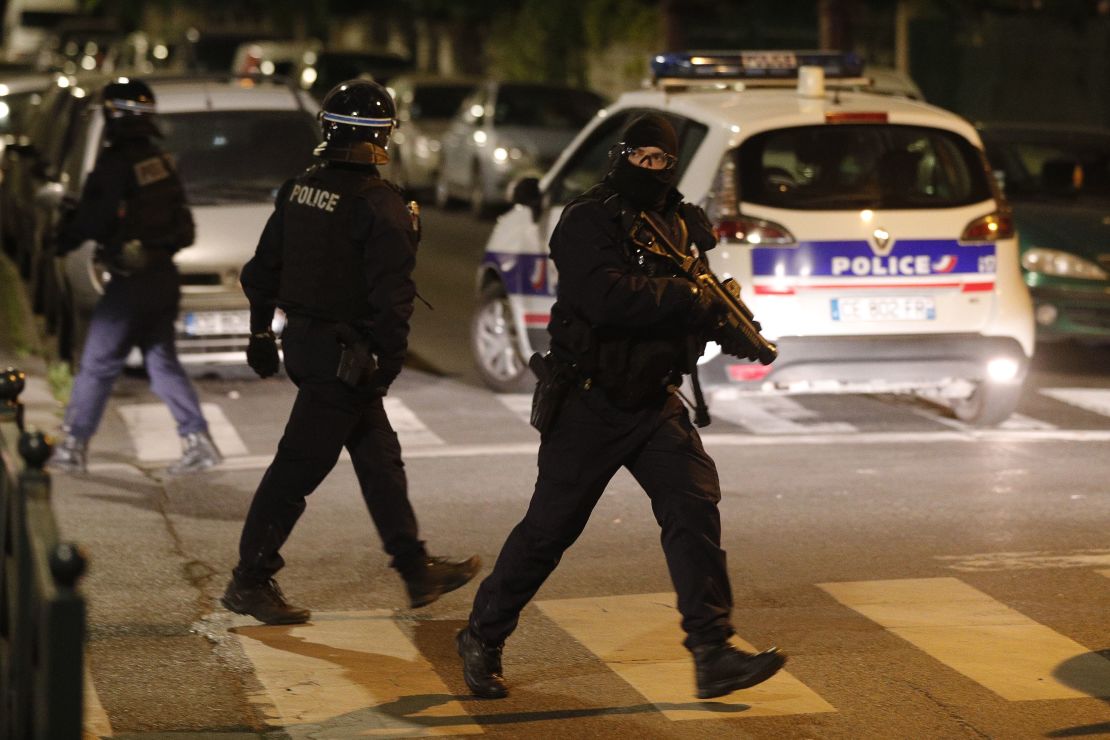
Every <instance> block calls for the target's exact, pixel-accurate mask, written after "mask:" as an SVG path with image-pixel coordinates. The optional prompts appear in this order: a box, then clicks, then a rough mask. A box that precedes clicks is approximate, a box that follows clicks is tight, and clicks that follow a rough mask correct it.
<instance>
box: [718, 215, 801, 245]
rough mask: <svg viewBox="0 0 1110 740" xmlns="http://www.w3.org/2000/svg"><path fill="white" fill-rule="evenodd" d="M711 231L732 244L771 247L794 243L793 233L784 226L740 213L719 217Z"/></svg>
mask: <svg viewBox="0 0 1110 740" xmlns="http://www.w3.org/2000/svg"><path fill="white" fill-rule="evenodd" d="M713 232H714V233H715V234H716V235H717V238H718V239H720V240H721V241H723V242H731V243H734V244H751V245H753V246H756V245H758V246H772V247H773V246H777V245H782V244H793V243H794V235H793V234H791V233H790V232H789V231H788V230H787V229H786V227H785V226H781V225H779V224H776V223H775V222H774V221H764V220H763V219H761V218H749V217H747V216H741V215H736V216H730V217H727V218H723V219H721V220H720V221H718V222H717V225H716V226H715V227H714V228H713Z"/></svg>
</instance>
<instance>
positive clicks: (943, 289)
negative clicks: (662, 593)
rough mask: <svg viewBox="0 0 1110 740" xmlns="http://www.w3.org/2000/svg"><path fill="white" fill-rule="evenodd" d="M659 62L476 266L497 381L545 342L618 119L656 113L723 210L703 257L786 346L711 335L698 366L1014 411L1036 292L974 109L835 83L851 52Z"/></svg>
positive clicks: (800, 385)
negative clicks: (570, 241) (563, 257)
mask: <svg viewBox="0 0 1110 740" xmlns="http://www.w3.org/2000/svg"><path fill="white" fill-rule="evenodd" d="M653 67H654V69H655V72H656V83H655V86H654V87H653V88H651V89H645V90H638V91H635V92H628V93H625V94H623V95H622V96H621V97H620V98H619V99H618V100H617V102H616V103H614V104H613V105H612V106H610V107H609V108H607V109H606V110H605V111H604V112H603V115H598V116H596V117H594V118H593V120H592V121H590V122H589V124H588V125H587V126H586V127H585V128H584V129H583V131H582V132H581V133H580V134H579V135H578V136H577V137H576V138H575V140H574V141H573V142H572V143H571V144H570V146H568V147H567V148H566V150H565V152H564V153H563V154H562V156H560V158H559V160H558V161H557V162H556V163H555V165H554V166H553V167H552V168H551V169H550V170H549V171H548V172H547V174H546V175H544V176H543V178H542V179H540V180H538V181H537V180H535V179H530V178H529V179H523V180H521V181H519V182H518V183H517V184H516V186H515V187H514V189H513V192H514V202H515V207H514V208H513V209H512V210H510V211H509V212H508V213H506V214H505V215H503V216H502V217H501V218H500V219H499V220H498V222H497V225H496V226H495V227H494V230H493V232H492V234H491V235H490V238H489V241H488V242H487V245H486V253H485V257H484V258H483V261H482V264H481V265H480V267H479V269H478V274H477V287H478V300H479V305H478V308H477V310H476V313H475V316H474V320H473V324H472V327H473V329H472V345H473V352H474V356H475V360H476V364H477V366H478V369H479V372H480V373H481V375H482V376H483V378H484V379H485V380H486V381H487V383H488V384H489V385H491V386H492V387H494V388H499V389H509V388H519V387H520V386H522V385H524V383H525V382H526V381H527V379H528V376H527V372H528V371H527V366H526V364H525V358H528V357H529V356H530V355H531V354H532V352H534V351H543V350H545V349H546V348H547V344H548V334H547V331H546V326H547V323H548V321H549V318H550V309H551V305H552V302H553V301H554V296H555V290H556V282H557V275H556V273H555V270H554V269H553V265H552V264H551V262H550V257H549V255H548V251H547V244H548V241H549V238H550V235H551V232H552V230H553V229H554V227H555V224H556V223H557V222H558V219H559V216H560V214H561V213H562V210H563V208H564V206H565V205H566V204H567V203H568V202H570V201H571V200H572V199H573V198H575V197H576V196H578V195H579V194H580V193H582V192H583V191H585V190H586V189H588V188H589V187H591V186H592V185H593V184H595V183H597V182H598V181H599V180H600V179H601V178H602V177H603V176H604V174H605V172H606V171H607V169H608V168H609V165H610V159H609V152H610V150H611V148H612V146H613V144H614V142H616V141H617V140H618V138H619V136H620V132H621V130H622V129H623V127H624V126H625V125H626V124H627V123H628V122H629V121H630V120H631V119H632V118H633V117H635V116H636V115H639V114H640V113H643V112H646V111H650V112H656V113H659V114H661V115H665V116H668V117H669V118H670V120H671V121H673V122H674V124H675V127H676V129H677V132H678V135H679V140H680V151H679V156H678V161H679V164H678V167H679V170H678V178H679V181H678V188H679V190H680V191H681V192H682V193H683V194H684V196H685V198H686V199H687V200H688V201H690V202H693V203H699V204H702V205H703V206H704V207H705V208H706V211H707V213H708V215H709V217H710V219H711V221H712V222H713V223H714V226H715V230H716V232H717V234H718V236H719V240H720V241H719V244H718V246H717V247H716V248H715V249H714V250H713V251H712V252H710V253H709V261H710V265H711V267H712V268H713V269H714V270H715V272H716V273H717V274H718V275H720V276H721V277H732V278H734V279H736V281H737V282H738V283H739V285H741V286H742V292H743V296H744V300H745V301H746V302H747V304H748V305H749V307H750V308H751V309H752V310H753V311H754V313H755V315H756V317H757V318H758V320H759V321H761V322H762V324H763V333H764V335H765V336H766V337H767V338H768V339H770V340H772V341H775V342H776V343H777V345H778V350H779V356H778V359H777V361H775V362H774V364H772V365H766V366H765V365H760V364H754V363H751V362H747V361H742V360H737V359H735V358H732V357H728V356H725V355H722V354H721V353H720V349H719V348H718V347H716V345H713V344H711V345H710V346H709V348H707V351H706V353H705V355H704V356H703V357H702V358H701V362H702V365H701V369H702V373H701V377H702V379H703V381H705V382H706V383H707V384H711V385H720V384H727V385H731V386H735V387H738V388H747V389H751V390H764V391H768V392H794V393H800V392H821V393H827V392H845V393H852V392H860V391H864V392H875V391H907V392H908V391H920V392H927V393H929V394H939V395H940V396H942V397H944V398H946V399H947V400H948V402H949V403H950V404H951V406H952V409H953V410H954V412H955V414H956V416H957V417H958V418H959V419H961V420H963V421H965V422H967V423H970V424H974V425H993V424H997V423H1000V422H1001V421H1003V420H1005V419H1006V418H1007V417H1008V416H1010V414H1011V413H1012V412H1013V411H1014V409H1015V408H1016V406H1017V404H1018V401H1019V399H1020V397H1021V391H1022V385H1023V382H1024V378H1025V375H1026V372H1027V368H1028V365H1029V360H1030V358H1031V356H1032V354H1033V349H1034V342H1033V320H1032V305H1031V302H1030V298H1029V292H1028V290H1027V288H1026V286H1025V284H1024V283H1023V282H1022V277H1021V270H1020V267H1019V264H1018V252H1017V241H1016V239H1015V237H1014V233H1013V228H1012V225H1011V222H1010V217H1009V206H1008V205H1007V203H1006V201H1005V200H1004V199H1003V197H1002V195H1001V193H1000V192H999V191H998V189H997V188H996V187H995V185H994V182H993V180H992V178H991V177H990V174H989V170H988V167H987V161H986V157H985V155H984V152H983V149H982V147H981V144H980V140H979V136H978V134H977V133H976V131H975V129H974V128H973V127H972V126H971V124H969V123H967V122H966V121H965V120H964V119H962V118H960V117H959V116H957V115H955V114H953V113H950V112H948V111H944V110H941V109H939V108H936V107H933V106H930V105H927V104H925V103H921V102H918V101H913V100H909V99H906V98H901V97H894V96H889V95H876V94H873V93H868V92H858V93H857V92H851V91H844V90H837V91H836V92H833V91H832V90H826V88H825V82H824V80H825V77H826V76H828V77H830V78H835V80H836V82H835V83H834V84H835V85H836V86H837V87H838V88H841V87H843V85H844V83H843V80H860V79H865V77H864V75H863V69H862V64H861V63H860V62H859V60H858V58H856V57H854V55H839V54H828V53H813V52H797V53H793V52H753V53H729V54H719V55H716V54H715V55H703V54H665V55H660V56H658V57H656V58H655V61H654V64H653ZM799 70H804V72H802V73H799ZM748 76H752V77H757V78H758V80H757V81H752V80H749V79H748ZM749 83H750V84H749Z"/></svg>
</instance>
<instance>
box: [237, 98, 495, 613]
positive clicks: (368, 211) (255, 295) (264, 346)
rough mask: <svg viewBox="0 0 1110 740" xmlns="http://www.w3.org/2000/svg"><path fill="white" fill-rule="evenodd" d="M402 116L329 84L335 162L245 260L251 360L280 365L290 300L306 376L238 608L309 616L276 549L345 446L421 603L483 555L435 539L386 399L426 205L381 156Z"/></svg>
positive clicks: (453, 584)
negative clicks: (290, 598)
mask: <svg viewBox="0 0 1110 740" xmlns="http://www.w3.org/2000/svg"><path fill="white" fill-rule="evenodd" d="M395 116H396V112H395V108H394V103H393V99H392V98H391V97H390V95H389V93H388V92H387V91H386V90H385V88H383V87H382V86H381V85H378V84H377V83H375V82H370V81H366V80H351V81H348V82H344V83H342V84H340V85H338V86H337V87H335V88H334V89H332V90H331V92H329V93H328V95H327V97H326V98H325V99H324V106H323V110H322V111H321V113H320V121H321V125H322V127H323V132H324V140H323V142H322V143H321V144H320V146H319V147H317V149H316V152H315V154H316V156H318V157H321V158H322V159H323V160H324V162H323V163H322V164H317V165H315V166H313V167H310V168H309V169H308V170H306V171H305V172H303V173H302V174H301V175H299V176H298V177H296V178H295V179H293V180H290V181H289V182H287V183H285V185H284V186H283V187H282V188H281V190H280V191H279V192H278V195H277V199H276V201H275V204H274V213H273V214H272V215H271V216H270V220H269V222H268V223H267V224H266V228H265V230H264V231H263V232H262V237H261V239H260V241H259V243H258V249H257V251H256V252H255V255H254V257H253V258H252V259H251V260H250V261H249V262H248V263H247V264H246V265H245V266H244V268H243V271H242V278H241V280H242V283H243V289H244V290H245V291H246V294H247V297H248V298H249V299H250V304H251V331H252V336H251V340H250V346H249V348H248V350H247V361H248V363H249V364H250V366H251V367H252V368H254V370H255V371H256V372H257V373H258V374H259V375H260V376H262V377H267V376H269V375H273V374H274V373H276V372H277V370H278V353H277V346H276V343H275V338H274V335H273V333H272V332H271V331H270V324H271V321H272V319H273V316H274V308H275V307H276V306H279V307H281V308H282V309H283V310H284V311H285V313H286V315H287V317H288V321H287V324H286V326H285V329H284V330H283V332H282V347H283V350H284V354H285V367H286V371H287V372H288V374H289V377H290V378H291V379H292V380H293V382H294V383H295V384H296V385H297V398H296V400H295V401H294V403H293V410H292V412H291V414H290V417H289V423H288V425H287V426H286V428H285V434H284V436H283V437H282V439H281V442H279V443H278V450H277V455H276V456H275V457H274V461H273V463H271V465H270V468H269V469H268V470H267V471H266V473H265V475H264V476H263V477H262V482H261V483H260V484H259V486H258V490H257V491H256V492H255V495H254V500H253V502H252V503H251V507H250V511H249V513H248V514H247V519H246V522H245V524H244V525H243V533H242V537H241V539H240V542H239V564H238V565H237V566H236V567H235V569H234V571H233V574H232V579H231V582H230V583H229V584H228V587H227V591H226V593H225V594H224V596H223V599H222V603H223V604H224V606H225V607H227V608H228V609H230V610H231V611H234V612H237V613H240V614H249V615H251V616H253V617H255V618H256V619H258V620H260V621H262V622H266V623H268V624H295V623H299V622H304V621H306V620H307V619H308V618H309V616H310V615H309V611H308V610H307V609H303V608H300V607H297V606H293V605H290V604H289V603H287V602H286V601H285V598H284V596H283V595H282V593H281V591H280V590H279V589H278V587H277V584H276V583H275V582H274V578H273V576H274V574H275V573H277V571H278V570H279V569H280V568H281V567H282V565H283V564H284V561H283V560H282V558H281V555H279V554H278V552H279V550H280V549H281V546H282V545H283V544H284V543H285V540H286V539H287V538H288V536H289V534H290V532H291V531H292V529H293V526H294V525H295V524H296V522H297V519H298V518H299V517H300V515H301V512H303V511H304V509H305V497H306V496H308V494H310V493H312V491H313V490H315V488H316V487H317V486H318V485H319V484H320V482H321V481H322V480H323V479H324V477H325V476H326V475H327V474H328V472H329V471H330V470H331V469H332V467H334V465H335V463H336V460H337V459H338V457H339V453H340V451H341V450H342V449H343V448H344V447H346V448H347V450H348V451H349V452H350V455H351V460H352V462H353V463H354V468H355V474H356V475H357V476H358V481H359V486H360V487H361V489H362V496H363V498H364V499H365V501H366V506H367V508H369V510H370V516H371V518H372V519H373V521H374V524H375V526H376V527H377V529H378V534H379V535H380V536H381V539H382V543H383V545H384V548H385V551H386V553H387V554H389V555H390V556H392V562H391V565H392V566H393V567H394V568H395V569H397V571H398V572H399V573H400V575H401V578H402V579H403V580H404V583H405V586H406V587H407V591H408V596H409V603H410V606H412V607H413V608H416V607H420V606H424V605H425V604H429V603H431V602H433V601H435V600H436V599H437V598H439V597H440V596H441V595H442V594H445V593H447V592H449V591H452V590H454V589H456V588H459V587H460V586H462V585H463V584H465V583H466V582H468V581H469V580H470V579H471V578H473V577H474V574H475V573H477V571H478V566H479V561H478V558H477V557H471V558H468V559H466V560H462V561H453V560H448V559H446V558H440V557H430V556H429V555H428V553H427V552H426V551H425V549H424V543H423V542H421V540H420V539H419V537H418V531H417V524H416V516H415V515H414V513H413V510H412V506H411V505H410V503H409V498H408V487H407V482H406V478H405V470H404V465H403V463H402V462H401V447H400V444H399V443H398V441H397V435H396V434H395V433H394V431H393V429H392V427H391V426H390V424H389V419H388V418H387V417H386V413H385V409H384V407H383V402H382V397H383V396H384V395H385V394H386V392H387V391H388V389H389V386H390V384H391V383H392V382H393V380H394V378H396V377H397V375H398V373H400V372H401V366H402V364H403V362H404V358H405V350H406V347H407V338H408V331H409V317H410V316H411V315H412V303H413V298H414V296H415V294H416V289H415V287H414V285H413V281H412V277H411V275H412V270H413V267H414V265H415V262H416V246H417V241H418V238H419V232H418V225H417V222H416V218H415V216H413V215H412V214H410V212H409V211H408V210H406V208H405V204H404V202H403V200H402V198H401V196H400V194H399V192H398V191H397V190H396V189H395V188H394V187H393V186H392V185H391V184H389V183H388V182H387V181H385V180H383V179H382V178H381V176H380V175H379V173H378V168H377V166H378V165H381V164H386V163H387V162H388V161H389V154H388V146H389V137H390V133H391V132H392V129H393V126H394V123H395V121H394V118H395ZM371 358H372V359H371ZM340 375H342V378H340V377H339V376H340Z"/></svg>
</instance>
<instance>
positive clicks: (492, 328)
mask: <svg viewBox="0 0 1110 740" xmlns="http://www.w3.org/2000/svg"><path fill="white" fill-rule="evenodd" d="M470 342H471V351H472V353H473V355H474V362H475V365H476V366H477V368H478V374H479V375H480V376H481V377H482V380H483V382H485V384H486V385H488V386H489V387H490V388H492V389H493V390H495V391H497V392H499V393H512V392H519V391H524V390H527V389H528V387H529V386H530V385H531V383H532V373H531V372H530V371H529V370H528V365H527V364H526V363H525V362H524V358H523V357H522V356H521V354H520V338H519V336H518V335H517V330H516V324H515V323H514V322H513V318H512V309H511V308H510V306H509V297H508V296H507V295H506V293H505V289H504V288H503V287H501V285H500V284H499V283H492V284H490V285H488V286H486V288H485V289H483V290H482V294H481V296H480V297H479V299H478V308H477V309H475V311H474V317H473V319H472V320H471V323H470Z"/></svg>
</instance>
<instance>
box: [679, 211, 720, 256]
mask: <svg viewBox="0 0 1110 740" xmlns="http://www.w3.org/2000/svg"><path fill="white" fill-rule="evenodd" d="M678 213H679V215H680V216H682V220H683V221H685V222H686V230H687V231H688V232H689V233H690V241H692V242H693V243H694V244H697V245H698V249H700V250H701V251H702V252H707V251H709V250H710V249H712V248H713V247H715V246H717V235H716V234H714V233H713V224H711V223H709V217H708V216H706V215H705V211H704V210H702V209H701V207H699V206H696V205H694V204H693V203H683V204H682V205H680V206H679V207H678Z"/></svg>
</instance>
